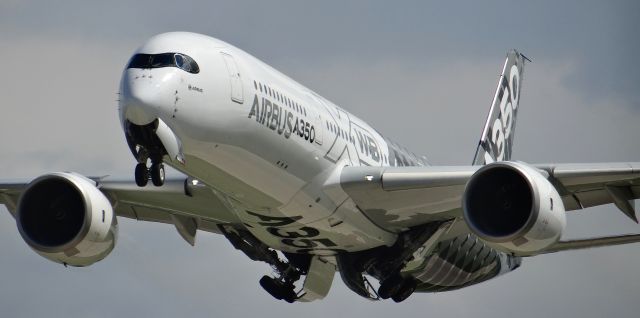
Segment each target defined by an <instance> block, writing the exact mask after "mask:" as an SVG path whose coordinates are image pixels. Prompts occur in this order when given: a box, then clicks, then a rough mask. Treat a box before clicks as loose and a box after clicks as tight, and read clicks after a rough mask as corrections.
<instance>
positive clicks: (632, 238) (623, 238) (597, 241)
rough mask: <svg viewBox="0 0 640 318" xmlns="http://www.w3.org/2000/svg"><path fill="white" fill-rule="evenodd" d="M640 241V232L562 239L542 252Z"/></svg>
mask: <svg viewBox="0 0 640 318" xmlns="http://www.w3.org/2000/svg"><path fill="white" fill-rule="evenodd" d="M637 242H640V234H625V235H618V236H606V237H597V238H589V239H580V240H571V241H560V242H558V243H556V244H555V245H553V246H551V247H550V248H548V249H546V250H545V251H544V252H542V253H540V254H548V253H555V252H562V251H570V250H581V249H586V248H592V247H602V246H612V245H622V244H630V243H637Z"/></svg>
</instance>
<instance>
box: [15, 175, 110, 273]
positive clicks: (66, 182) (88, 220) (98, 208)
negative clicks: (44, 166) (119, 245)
mask: <svg viewBox="0 0 640 318" xmlns="http://www.w3.org/2000/svg"><path fill="white" fill-rule="evenodd" d="M16 222H17V225H18V230H19V231H20V235H22V238H23V239H24V240H25V242H27V244H29V246H30V247H31V248H32V249H33V250H34V251H36V252H37V253H38V254H40V255H42V256H43V257H45V258H47V259H49V260H51V261H54V262H57V263H62V264H65V265H71V266H88V265H91V264H93V263H95V262H97V261H100V260H102V259H104V258H105V257H106V256H107V255H109V253H110V252H111V251H112V250H113V248H114V246H115V243H116V240H117V235H118V223H117V220H116V216H115V214H114V213H113V208H112V206H111V203H110V202H109V200H108V199H107V197H105V195H104V194H102V192H100V190H99V189H98V188H97V187H96V183H95V182H94V181H92V180H90V179H87V178H85V177H83V176H81V175H78V174H74V173H52V174H48V175H44V176H41V177H39V178H37V179H35V180H34V181H32V182H31V183H30V184H29V185H28V186H27V189H26V190H25V191H24V192H23V193H22V196H21V197H20V202H19V203H18V209H17V214H16Z"/></svg>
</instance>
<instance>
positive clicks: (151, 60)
mask: <svg viewBox="0 0 640 318" xmlns="http://www.w3.org/2000/svg"><path fill="white" fill-rule="evenodd" d="M161 67H177V68H179V69H181V70H183V71H185V72H189V73H192V74H198V73H199V72H200V67H199V66H198V63H196V61H194V60H193V59H192V58H191V57H189V56H187V55H184V54H181V53H160V54H136V55H134V56H133V57H132V58H131V61H130V62H129V66H128V67H127V68H143V69H146V68H161Z"/></svg>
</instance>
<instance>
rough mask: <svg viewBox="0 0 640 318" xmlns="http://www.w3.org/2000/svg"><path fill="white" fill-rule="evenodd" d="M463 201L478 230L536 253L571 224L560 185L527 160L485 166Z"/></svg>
mask: <svg viewBox="0 0 640 318" xmlns="http://www.w3.org/2000/svg"><path fill="white" fill-rule="evenodd" d="M462 205H463V210H464V218H465V221H466V223H467V225H468V226H469V228H470V229H471V231H472V232H474V233H475V234H476V235H478V237H480V238H481V239H483V240H485V241H487V242H489V243H492V245H494V246H496V247H497V248H500V249H502V250H507V251H509V252H512V253H515V254H521V255H530V254H535V253H536V252H539V251H542V250H544V249H545V248H547V247H549V246H551V245H553V244H555V243H556V242H557V241H558V240H559V238H560V236H561V234H562V231H563V230H564V227H565V224H566V216H565V210H564V206H563V204H562V199H561V198H560V195H559V194H558V192H557V191H556V189H555V187H553V185H552V184H551V183H550V182H549V181H548V180H547V179H546V177H545V176H544V175H542V174H541V172H539V171H538V170H536V169H535V168H533V167H531V166H529V165H527V164H524V163H521V162H495V163H491V164H488V165H486V166H484V167H482V168H480V169H479V170H478V171H477V172H476V173H475V174H474V175H473V176H472V177H471V179H470V180H469V182H468V183H467V186H466V189H465V193H464V196H463V202H462Z"/></svg>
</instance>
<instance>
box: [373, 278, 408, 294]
mask: <svg viewBox="0 0 640 318" xmlns="http://www.w3.org/2000/svg"><path fill="white" fill-rule="evenodd" d="M402 285H403V278H402V277H401V276H400V275H396V276H391V277H389V278H387V279H385V280H384V281H382V284H380V288H378V296H380V298H382V299H389V298H391V297H393V295H395V294H397V293H398V290H400V288H402Z"/></svg>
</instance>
